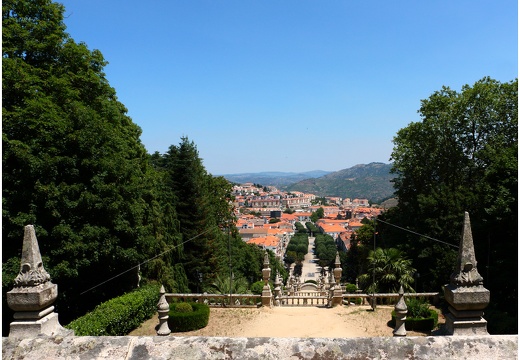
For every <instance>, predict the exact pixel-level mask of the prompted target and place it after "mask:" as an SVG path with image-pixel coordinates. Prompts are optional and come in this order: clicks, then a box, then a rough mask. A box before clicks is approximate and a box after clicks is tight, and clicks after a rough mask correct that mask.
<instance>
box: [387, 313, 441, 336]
mask: <svg viewBox="0 0 520 360" xmlns="http://www.w3.org/2000/svg"><path fill="white" fill-rule="evenodd" d="M428 311H429V312H430V316H429V317H423V318H414V317H408V316H407V317H406V320H405V322H404V324H405V328H406V330H410V331H431V330H433V329H434V328H435V327H436V326H437V323H438V321H439V314H438V313H437V311H435V310H433V309H430V310H428ZM391 324H392V326H393V327H395V311H392V322H391Z"/></svg>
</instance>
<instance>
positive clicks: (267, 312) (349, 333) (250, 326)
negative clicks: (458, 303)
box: [129, 306, 441, 338]
mask: <svg viewBox="0 0 520 360" xmlns="http://www.w3.org/2000/svg"><path fill="white" fill-rule="evenodd" d="M392 310H393V306H378V307H377V310H376V311H375V312H374V311H372V310H371V308H370V306H350V307H346V306H344V307H336V308H331V309H328V308H316V307H294V308H292V307H273V308H265V307H262V308H258V309H256V308H253V309H236V308H235V309H224V308H211V310H210V311H211V312H210V318H209V323H208V326H206V327H205V328H203V329H200V330H197V331H190V332H186V333H172V336H227V337H304V338H308V337H371V336H393V334H392V330H393V328H391V327H390V326H389V325H388V322H389V321H390V318H391V315H390V313H391V311H392ZM439 322H441V318H440V317H439ZM158 323H159V321H158V319H157V315H156V316H154V317H153V318H152V319H150V320H148V321H147V322H145V323H144V324H142V325H141V327H139V328H138V329H136V330H134V331H132V332H131V333H130V334H129V335H135V336H143V335H147V336H152V335H155V334H156V332H155V327H156V325H157V324H158ZM408 335H409V336H426V335H427V334H423V333H417V332H408Z"/></svg>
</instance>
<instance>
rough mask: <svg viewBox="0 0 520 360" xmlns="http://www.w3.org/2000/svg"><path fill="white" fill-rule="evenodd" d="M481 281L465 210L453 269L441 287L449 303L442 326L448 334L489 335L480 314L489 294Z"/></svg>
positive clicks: (486, 303)
mask: <svg viewBox="0 0 520 360" xmlns="http://www.w3.org/2000/svg"><path fill="white" fill-rule="evenodd" d="M483 283H484V279H483V278H482V276H480V274H479V273H478V270H477V261H476V258H475V248H474V246H473V235H472V233H471V223H470V220H469V214H468V213H467V212H466V213H465V214H464V227H463V230H462V239H461V242H460V247H459V256H458V258H457V264H456V267H455V271H454V272H453V274H451V276H450V283H449V284H447V285H445V286H444V296H445V298H446V301H447V302H448V303H449V304H450V306H449V307H448V309H449V311H450V313H449V314H448V315H447V316H446V325H445V326H446V328H445V330H446V333H447V334H448V335H455V336H458V335H465V336H467V335H488V332H487V321H486V320H485V319H484V318H483V317H482V315H483V314H484V312H483V310H484V309H485V308H486V307H487V305H488V304H489V298H490V294H489V290H488V289H486V288H484V286H483Z"/></svg>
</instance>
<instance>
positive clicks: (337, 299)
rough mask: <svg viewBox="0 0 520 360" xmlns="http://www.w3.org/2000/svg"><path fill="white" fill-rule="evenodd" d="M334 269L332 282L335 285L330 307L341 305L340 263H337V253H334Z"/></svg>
mask: <svg viewBox="0 0 520 360" xmlns="http://www.w3.org/2000/svg"><path fill="white" fill-rule="evenodd" d="M334 264H335V266H336V267H335V268H334V271H333V272H334V280H335V283H336V285H335V286H334V291H333V294H332V306H338V305H342V304H343V290H342V289H341V273H342V271H343V270H342V269H341V262H340V261H339V252H336V262H335V263H334Z"/></svg>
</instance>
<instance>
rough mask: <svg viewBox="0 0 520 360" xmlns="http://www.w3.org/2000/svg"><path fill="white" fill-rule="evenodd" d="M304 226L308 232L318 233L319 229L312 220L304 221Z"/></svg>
mask: <svg viewBox="0 0 520 360" xmlns="http://www.w3.org/2000/svg"><path fill="white" fill-rule="evenodd" d="M305 227H307V229H308V230H309V232H310V233H311V234H313V235H316V234H318V233H319V232H320V229H318V227H317V226H316V225H315V224H314V223H312V222H310V221H307V222H306V223H305Z"/></svg>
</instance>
